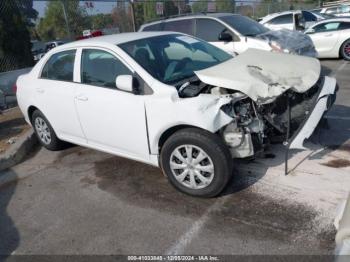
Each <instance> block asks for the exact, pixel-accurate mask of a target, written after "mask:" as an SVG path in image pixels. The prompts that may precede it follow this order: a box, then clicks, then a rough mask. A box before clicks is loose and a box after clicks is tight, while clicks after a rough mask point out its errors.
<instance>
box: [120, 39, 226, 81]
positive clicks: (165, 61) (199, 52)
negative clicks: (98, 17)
mask: <svg viewBox="0 0 350 262" xmlns="http://www.w3.org/2000/svg"><path fill="white" fill-rule="evenodd" d="M119 47H120V48H122V49H123V50H124V51H125V52H126V53H128V54H129V55H130V56H131V57H132V58H133V59H134V60H135V61H136V62H137V63H139V64H140V65H141V66H142V67H143V68H144V69H145V70H146V71H147V72H148V73H150V74H151V75H152V76H153V77H154V78H156V79H158V80H159V81H161V82H163V83H165V84H174V83H177V82H180V81H182V80H184V79H187V78H190V77H192V76H194V71H196V70H201V69H205V68H207V67H211V66H214V65H217V64H219V63H222V62H224V61H226V60H228V59H230V58H232V56H230V55H229V54H227V53H226V52H224V51H222V50H221V49H218V48H217V47H215V46H212V45H211V44H208V43H207V42H204V41H201V40H199V39H196V38H193V37H190V36H186V35H179V34H172V35H162V36H155V37H150V38H144V39H139V40H136V41H132V42H128V43H124V44H120V45H119Z"/></svg>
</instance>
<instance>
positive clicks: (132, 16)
mask: <svg viewBox="0 0 350 262" xmlns="http://www.w3.org/2000/svg"><path fill="white" fill-rule="evenodd" d="M130 7H131V20H132V29H133V30H134V32H136V22H135V6H134V0H130Z"/></svg>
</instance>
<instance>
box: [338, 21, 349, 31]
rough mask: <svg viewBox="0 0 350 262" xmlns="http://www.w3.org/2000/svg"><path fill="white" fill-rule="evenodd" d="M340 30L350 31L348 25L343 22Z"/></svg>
mask: <svg viewBox="0 0 350 262" xmlns="http://www.w3.org/2000/svg"><path fill="white" fill-rule="evenodd" d="M339 29H340V30H345V29H350V23H346V22H343V23H341V24H340V27H339Z"/></svg>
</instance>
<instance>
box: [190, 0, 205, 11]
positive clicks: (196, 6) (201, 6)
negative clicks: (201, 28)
mask: <svg viewBox="0 0 350 262" xmlns="http://www.w3.org/2000/svg"><path fill="white" fill-rule="evenodd" d="M207 9H208V1H201V0H199V1H196V2H195V3H193V4H192V11H193V13H202V12H206V11H207Z"/></svg>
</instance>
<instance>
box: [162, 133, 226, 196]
mask: <svg viewBox="0 0 350 262" xmlns="http://www.w3.org/2000/svg"><path fill="white" fill-rule="evenodd" d="M160 158H161V166H162V169H163V172H164V173H165V174H166V175H167V177H168V179H169V181H170V182H171V184H172V185H173V186H174V187H175V188H176V189H178V190H180V191H181V192H184V193H186V194H189V195H192V196H200V197H214V196H216V195H218V194H219V193H220V192H221V191H222V190H223V189H224V187H225V186H226V184H227V182H228V181H229V179H230V178H231V175H232V158H231V155H230V152H229V150H228V148H227V146H226V145H225V144H224V143H223V142H222V140H221V139H220V138H219V137H217V136H216V135H215V134H212V133H209V132H207V131H204V130H200V129H195V128H186V129H183V130H180V131H178V132H176V133H175V134H173V135H172V136H171V137H170V138H169V139H168V140H167V141H166V142H165V143H164V146H163V148H162V150H161V157H160Z"/></svg>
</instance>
